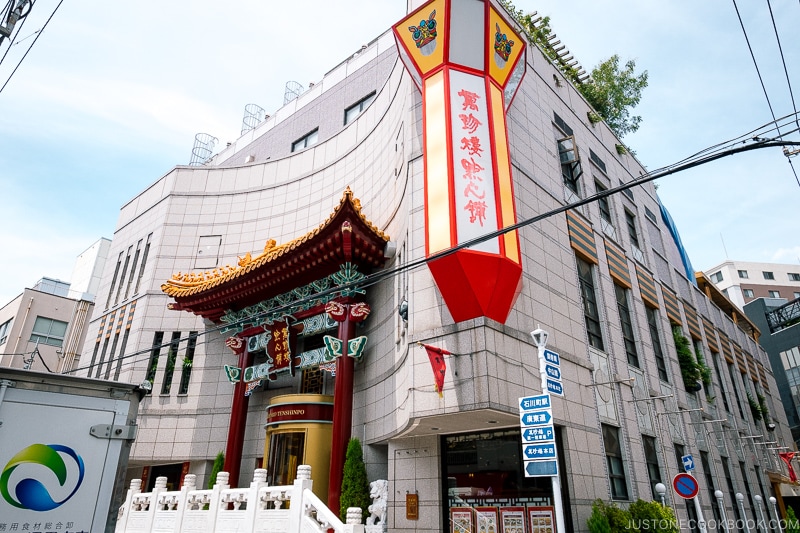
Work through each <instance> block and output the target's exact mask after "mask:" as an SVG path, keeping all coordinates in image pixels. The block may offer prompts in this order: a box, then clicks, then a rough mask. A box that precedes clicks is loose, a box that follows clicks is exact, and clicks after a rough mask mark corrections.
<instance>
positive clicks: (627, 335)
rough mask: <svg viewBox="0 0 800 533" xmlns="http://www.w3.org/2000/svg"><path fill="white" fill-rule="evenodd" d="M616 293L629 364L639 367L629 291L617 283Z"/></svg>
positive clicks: (615, 286)
mask: <svg viewBox="0 0 800 533" xmlns="http://www.w3.org/2000/svg"><path fill="white" fill-rule="evenodd" d="M614 293H615V294H616V297H617V310H618V311H619V322H620V326H621V327H622V340H623V341H624V342H625V353H626V354H627V356H628V364H629V365H633V366H635V367H637V368H639V352H638V351H637V350H636V338H635V337H634V333H633V321H632V320H631V310H630V305H629V304H628V291H627V290H626V289H625V288H623V287H620V286H619V285H616V284H615V285H614Z"/></svg>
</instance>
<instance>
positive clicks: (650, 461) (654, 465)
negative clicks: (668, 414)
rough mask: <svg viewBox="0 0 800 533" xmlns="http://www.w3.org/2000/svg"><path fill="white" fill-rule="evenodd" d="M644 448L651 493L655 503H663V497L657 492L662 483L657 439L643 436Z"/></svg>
mask: <svg viewBox="0 0 800 533" xmlns="http://www.w3.org/2000/svg"><path fill="white" fill-rule="evenodd" d="M642 445H643V446H644V460H645V462H646V463H647V476H648V477H649V478H650V492H651V493H652V496H653V499H654V500H655V501H661V496H659V495H658V493H657V492H656V485H657V484H658V483H661V468H659V466H658V449H657V448H656V439H655V438H654V437H648V436H647V435H642Z"/></svg>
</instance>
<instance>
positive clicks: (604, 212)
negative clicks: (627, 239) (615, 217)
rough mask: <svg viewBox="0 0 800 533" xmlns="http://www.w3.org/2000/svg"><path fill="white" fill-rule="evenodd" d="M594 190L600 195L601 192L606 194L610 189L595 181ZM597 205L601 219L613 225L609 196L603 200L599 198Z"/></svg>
mask: <svg viewBox="0 0 800 533" xmlns="http://www.w3.org/2000/svg"><path fill="white" fill-rule="evenodd" d="M594 190H595V192H597V193H598V194H600V193H601V192H605V191H606V190H608V189H606V188H605V187H603V185H602V184H601V183H599V182H597V181H595V182H594ZM597 205H598V207H599V208H600V218H602V219H603V220H605V221H606V222H608V223H609V224H610V223H611V206H610V205H609V203H608V196H604V197H602V198H598V199H597Z"/></svg>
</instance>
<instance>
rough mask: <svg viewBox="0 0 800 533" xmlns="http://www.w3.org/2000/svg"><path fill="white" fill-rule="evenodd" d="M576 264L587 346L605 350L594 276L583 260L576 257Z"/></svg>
mask: <svg viewBox="0 0 800 533" xmlns="http://www.w3.org/2000/svg"><path fill="white" fill-rule="evenodd" d="M575 259H576V261H577V263H578V280H579V281H580V285H581V297H582V298H583V317H584V319H585V320H586V335H587V336H588V337H589V344H590V345H591V346H593V347H594V348H597V349H598V350H605V346H604V345H603V334H602V333H601V330H600V312H599V311H598V307H597V292H596V291H595V287H594V275H593V272H592V265H591V264H590V263H587V262H586V261H584V260H583V259H581V258H579V257H576V258H575Z"/></svg>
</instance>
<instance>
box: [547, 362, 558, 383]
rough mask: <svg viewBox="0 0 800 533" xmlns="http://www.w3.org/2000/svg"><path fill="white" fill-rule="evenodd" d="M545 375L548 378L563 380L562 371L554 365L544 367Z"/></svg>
mask: <svg viewBox="0 0 800 533" xmlns="http://www.w3.org/2000/svg"><path fill="white" fill-rule="evenodd" d="M544 373H545V374H546V375H547V377H548V378H552V379H557V380H560V379H561V369H559V368H558V367H557V366H553V365H544Z"/></svg>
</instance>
